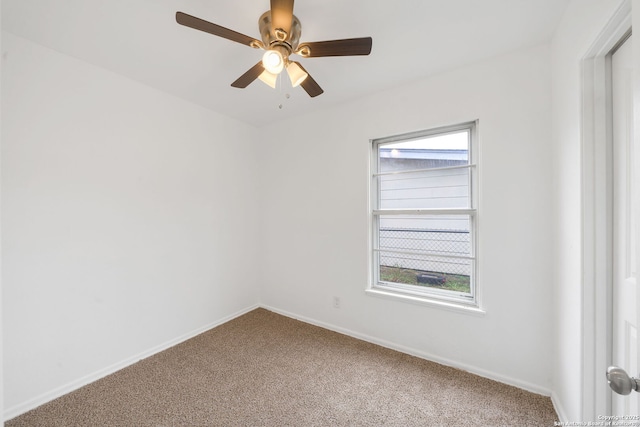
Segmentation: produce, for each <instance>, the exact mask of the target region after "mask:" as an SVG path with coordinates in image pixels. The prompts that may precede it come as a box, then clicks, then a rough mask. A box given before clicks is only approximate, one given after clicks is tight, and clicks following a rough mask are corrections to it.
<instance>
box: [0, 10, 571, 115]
mask: <svg viewBox="0 0 640 427" xmlns="http://www.w3.org/2000/svg"><path fill="white" fill-rule="evenodd" d="M568 1H569V0H393V1H391V0H388V1H384V2H383V1H380V0H350V1H344V0H322V1H318V0H297V1H296V3H295V9H294V13H295V15H296V16H297V17H298V18H299V19H300V21H301V23H302V37H301V41H322V40H332V39H339V38H352V37H364V36H372V37H373V49H372V52H371V55H369V56H359V57H338V58H307V59H302V60H301V62H302V63H303V65H304V66H305V68H306V69H307V71H309V73H310V74H311V75H312V76H313V77H314V79H315V80H316V81H317V82H318V83H319V84H320V86H322V88H323V89H324V90H325V93H324V94H322V95H320V96H319V97H316V98H313V99H312V98H309V96H308V95H307V94H306V92H304V90H303V89H302V88H295V89H292V88H290V85H289V87H286V86H287V85H288V84H289V83H288V79H286V76H285V78H283V79H282V83H283V85H282V88H279V89H276V90H274V89H271V88H270V87H268V86H266V85H265V84H263V83H262V82H260V81H259V80H256V81H255V82H253V83H252V84H251V85H250V86H249V87H248V88H246V89H235V88H232V87H231V86H230V84H231V82H233V81H234V80H235V79H236V78H237V77H239V76H240V75H241V74H243V73H244V72H245V71H246V70H248V69H249V68H250V67H252V66H253V65H254V64H255V63H257V62H258V61H259V59H260V57H261V51H257V50H254V49H251V48H249V47H246V46H243V45H241V44H237V43H234V42H231V41H229V40H226V39H222V38H218V37H215V36H213V35H210V34H207V33H203V32H200V31H196V30H193V29H191V28H187V27H183V26H181V25H178V24H177V23H176V22H175V12H176V11H182V12H185V13H188V14H190V15H194V16H197V17H199V18H202V19H205V20H207V21H210V22H214V23H216V24H218V25H222V26H224V27H227V28H230V29H233V30H235V31H238V32H240V33H243V34H246V35H248V36H251V37H255V38H260V37H259V33H258V24H257V22H258V17H259V16H260V15H261V14H262V13H263V12H265V11H266V10H268V9H269V1H268V0H236V1H231V0H227V1H224V2H223V1H211V0H2V29H3V30H5V31H9V32H11V33H13V34H15V35H18V36H21V37H24V38H27V39H29V40H32V41H34V42H36V43H39V44H41V45H44V46H47V47H49V48H52V49H54V50H57V51H59V52H62V53H65V54H68V55H71V56H73V57H75V58H78V59H81V60H84V61H86V62H88V63H91V64H94V65H97V66H99V67H102V68H106V69H108V70H111V71H113V72H115V73H118V74H121V75H124V76H127V77H129V78H131V79H133V80H136V81H138V82H140V83H143V84H146V85H148V86H151V87H154V88H157V89H159V90H162V91H164V92H168V93H170V94H173V95H175V96H178V97H180V98H183V99H186V100H189V101H191V102H194V103H196V104H199V105H201V106H204V107H206V108H209V109H211V110H214V111H217V112H220V113H223V114H225V115H227V116H231V117H234V118H237V119H239V120H242V121H244V122H247V123H250V124H253V125H256V126H261V125H264V124H267V123H270V122H273V121H277V120H284V119H287V118H290V117H293V116H296V115H299V114H303V113H308V112H312V111H314V110H316V109H323V108H328V107H331V106H334V105H337V104H341V103H344V102H347V101H349V100H351V99H354V98H358V97H362V96H365V95H367V94H369V93H373V92H378V91H381V90H384V89H388V88H391V87H394V86H398V85H401V84H404V83H407V82H411V81H414V80H417V79H420V78H422V77H425V76H428V75H433V74H435V73H439V72H442V71H445V70H448V69H452V68H455V67H458V66H461V65H464V64H468V63H472V62H475V61H478V60H482V59H484V58H489V57H492V56H496V55H500V54H502V53H506V52H509V51H513V50H517V49H520V48H523V47H528V46H533V45H536V44H540V43H544V42H547V41H549V40H550V38H551V37H552V34H553V31H554V30H555V28H556V25H557V24H558V22H559V20H560V17H561V15H562V12H563V11H564V9H565V7H566V5H567V3H568ZM287 93H288V94H290V97H289V98H288V99H286V98H285V95H286V94H287ZM280 104H282V106H283V108H282V109H280V108H278V106H279V105H280Z"/></svg>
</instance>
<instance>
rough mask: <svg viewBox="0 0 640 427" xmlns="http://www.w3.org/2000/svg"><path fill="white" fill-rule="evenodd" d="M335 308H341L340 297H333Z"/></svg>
mask: <svg viewBox="0 0 640 427" xmlns="http://www.w3.org/2000/svg"><path fill="white" fill-rule="evenodd" d="M333 308H340V297H333Z"/></svg>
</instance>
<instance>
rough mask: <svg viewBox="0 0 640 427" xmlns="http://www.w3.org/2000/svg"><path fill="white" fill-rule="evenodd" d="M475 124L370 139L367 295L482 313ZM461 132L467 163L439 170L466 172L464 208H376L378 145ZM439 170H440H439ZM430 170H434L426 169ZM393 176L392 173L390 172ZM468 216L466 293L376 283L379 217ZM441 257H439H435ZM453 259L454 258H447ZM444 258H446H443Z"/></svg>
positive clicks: (476, 125)
mask: <svg viewBox="0 0 640 427" xmlns="http://www.w3.org/2000/svg"><path fill="white" fill-rule="evenodd" d="M477 129H478V122H477V121H473V122H466V123H461V124H456V125H452V126H444V127H438V128H434V129H428V130H424V131H418V132H411V133H407V134H402V135H395V136H391V137H385V138H378V139H372V140H371V141H370V143H371V166H370V172H371V173H370V177H371V180H370V189H371V191H370V223H371V234H370V245H369V253H370V256H369V259H370V265H371V269H370V280H369V285H368V287H367V293H369V294H371V295H374V296H382V297H389V298H393V299H400V300H404V301H408V302H416V303H420V304H427V305H436V306H440V307H443V308H452V309H455V310H463V311H465V312H471V313H479V314H483V313H484V311H482V310H481V309H480V301H479V292H478V267H477V266H478V255H477V246H478V245H477V240H478V237H477V236H478V230H477V229H478V208H477V203H478V167H477V152H478V149H477V145H478V135H477ZM463 130H468V131H469V137H470V141H469V162H468V164H467V165H460V166H451V167H445V168H441V169H452V168H458V169H461V168H464V169H468V170H469V180H470V183H469V187H468V188H469V203H470V206H469V207H468V208H463V209H461V208H449V209H380V207H379V201H380V189H379V185H378V182H379V177H380V176H382V175H385V174H386V173H380V172H379V170H380V158H379V150H378V148H379V147H380V146H381V145H386V144H389V143H397V142H402V141H410V140H415V139H421V138H424V137H428V136H435V135H444V134H448V133H455V132H459V131H463ZM439 169H440V168H439ZM430 170H435V168H434V169H430ZM392 173H393V172H392ZM394 214H398V215H451V214H457V215H468V216H469V223H470V230H469V232H470V238H471V254H470V256H468V257H463V258H465V259H468V260H470V261H471V275H470V292H469V294H467V293H462V292H455V291H449V290H442V289H437V288H432V287H424V288H423V287H418V286H415V285H403V284H399V283H392V282H383V281H381V280H380V277H379V275H380V265H379V256H378V254H379V251H380V249H379V248H378V243H379V230H380V225H379V218H380V216H381V215H394ZM437 256H439V257H441V255H437ZM450 257H451V258H454V257H455V256H450ZM445 258H447V256H445Z"/></svg>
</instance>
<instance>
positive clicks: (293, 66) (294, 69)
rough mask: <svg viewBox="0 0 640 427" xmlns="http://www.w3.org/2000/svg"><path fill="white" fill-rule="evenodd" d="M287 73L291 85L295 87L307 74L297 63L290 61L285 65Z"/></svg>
mask: <svg viewBox="0 0 640 427" xmlns="http://www.w3.org/2000/svg"><path fill="white" fill-rule="evenodd" d="M287 74H289V79H290V80H291V86H292V87H296V86H298V85H299V84H300V83H302V82H303V81H304V79H306V78H307V77H309V74H307V73H306V72H305V71H304V70H303V69H302V68H301V67H300V66H299V65H298V64H297V63H295V62H291V63H289V65H287Z"/></svg>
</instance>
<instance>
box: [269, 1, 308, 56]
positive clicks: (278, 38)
mask: <svg viewBox="0 0 640 427" xmlns="http://www.w3.org/2000/svg"><path fill="white" fill-rule="evenodd" d="M271 24H272V21H271V11H269V10H268V11H266V12H265V13H263V14H262V16H260V19H259V20H258V27H259V28H260V36H261V37H262V42H263V43H264V46H265V49H269V48H271V47H274V46H283V47H285V48H286V49H287V50H288V51H289V53H291V52H293V51H295V50H296V49H297V48H298V43H300V34H301V33H302V24H300V20H299V19H298V18H297V17H296V16H295V15H294V16H293V19H292V20H291V30H290V31H289V33H288V34H287V33H285V32H284V31H282V29H280V28H273V26H272V25H271Z"/></svg>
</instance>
